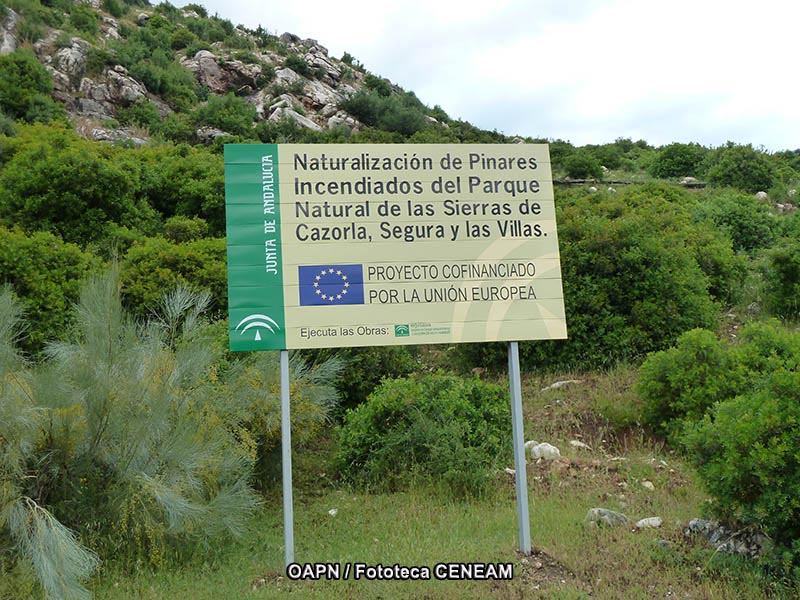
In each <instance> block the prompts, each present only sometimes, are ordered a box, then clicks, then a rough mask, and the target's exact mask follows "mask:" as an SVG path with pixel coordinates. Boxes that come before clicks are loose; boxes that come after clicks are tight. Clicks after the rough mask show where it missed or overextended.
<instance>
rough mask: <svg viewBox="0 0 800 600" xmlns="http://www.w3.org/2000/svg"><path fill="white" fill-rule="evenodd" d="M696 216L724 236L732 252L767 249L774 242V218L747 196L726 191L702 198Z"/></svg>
mask: <svg viewBox="0 0 800 600" xmlns="http://www.w3.org/2000/svg"><path fill="white" fill-rule="evenodd" d="M697 215H698V217H699V218H707V219H709V220H710V221H711V222H712V223H713V224H714V225H715V226H716V227H718V228H720V229H722V230H723V231H725V232H727V233H728V234H729V235H730V238H731V241H732V242H733V249H734V250H735V251H736V252H753V251H754V250H758V249H760V248H768V247H770V246H771V245H772V242H773V241H774V240H775V230H776V228H777V222H776V220H775V218H774V217H773V216H772V215H771V214H770V212H769V208H767V206H766V205H765V204H764V203H763V202H761V201H759V200H758V199H757V198H755V197H754V196H753V195H751V194H744V193H741V192H735V191H731V190H727V191H722V192H716V193H713V194H709V195H706V196H705V202H704V203H703V204H702V205H701V206H699V207H698V210H697Z"/></svg>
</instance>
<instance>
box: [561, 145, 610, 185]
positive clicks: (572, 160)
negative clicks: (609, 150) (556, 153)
mask: <svg viewBox="0 0 800 600" xmlns="http://www.w3.org/2000/svg"><path fill="white" fill-rule="evenodd" d="M602 167H603V165H601V164H600V161H599V160H597V158H595V157H594V156H593V155H592V154H591V153H590V152H588V151H585V150H578V151H576V152H574V153H573V154H570V155H569V156H567V158H566V159H565V160H564V170H565V171H566V172H567V176H568V177H572V178H573V179H600V178H601V177H602V176H603V168H602Z"/></svg>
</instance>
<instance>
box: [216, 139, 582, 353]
mask: <svg viewBox="0 0 800 600" xmlns="http://www.w3.org/2000/svg"><path fill="white" fill-rule="evenodd" d="M225 198H226V214H227V233H228V289H229V307H230V347H231V350H275V349H291V348H318V347H342V346H373V345H390V344H425V343H442V342H448V343H449V342H478V341H500V340H507V341H510V340H528V339H559V338H565V337H566V335H567V332H566V321H565V317H564V302H563V293H562V286H561V269H560V263H559V254H558V237H557V233H556V222H555V207H554V204H553V185H552V176H551V172H550V161H549V154H548V149H547V146H546V145H543V144H519V145H516V144H515V145H466V144H465V145H436V144H430V145H429V144H413V145H344V144H342V145H338V144H337V145H293V144H285V145H272V144H268V145H240V144H230V145H226V146H225Z"/></svg>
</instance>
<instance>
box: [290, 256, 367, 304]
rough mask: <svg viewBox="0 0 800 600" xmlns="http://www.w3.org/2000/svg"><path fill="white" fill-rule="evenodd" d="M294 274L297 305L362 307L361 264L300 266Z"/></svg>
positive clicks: (362, 275) (362, 270) (362, 272)
mask: <svg viewBox="0 0 800 600" xmlns="http://www.w3.org/2000/svg"><path fill="white" fill-rule="evenodd" d="M297 271H298V280H299V283H300V306H334V305H337V304H364V269H363V267H362V265H304V266H299V267H297Z"/></svg>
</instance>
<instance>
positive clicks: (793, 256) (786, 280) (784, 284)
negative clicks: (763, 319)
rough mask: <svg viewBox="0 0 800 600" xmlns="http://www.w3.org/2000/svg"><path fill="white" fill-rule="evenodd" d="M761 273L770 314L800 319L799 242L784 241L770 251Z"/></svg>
mask: <svg viewBox="0 0 800 600" xmlns="http://www.w3.org/2000/svg"><path fill="white" fill-rule="evenodd" d="M763 271H764V281H765V295H766V297H765V300H766V304H767V307H768V308H769V310H770V311H771V313H772V314H774V315H777V316H780V317H783V318H787V319H797V318H798V317H800V240H792V241H789V240H786V241H785V242H784V243H783V244H781V245H780V246H778V247H776V248H773V249H771V250H770V251H769V252H768V253H767V257H766V263H765V265H764V268H763Z"/></svg>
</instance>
